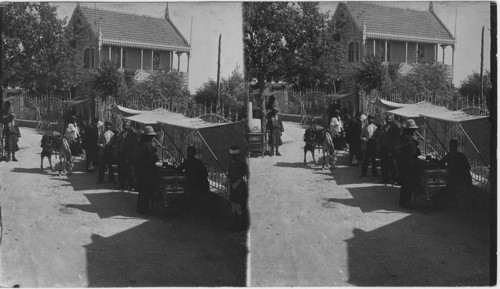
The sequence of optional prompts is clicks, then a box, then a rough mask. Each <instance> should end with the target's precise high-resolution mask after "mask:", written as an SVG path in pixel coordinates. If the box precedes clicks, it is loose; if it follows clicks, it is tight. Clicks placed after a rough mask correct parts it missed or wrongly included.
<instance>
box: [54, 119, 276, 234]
mask: <svg viewBox="0 0 500 289" xmlns="http://www.w3.org/2000/svg"><path fill="white" fill-rule="evenodd" d="M78 123H79V122H78V119H77V117H75V116H74V115H72V116H70V117H69V118H67V123H66V124H65V127H66V129H65V130H64V135H65V136H66V138H67V139H68V141H69V142H70V146H71V150H72V154H73V155H79V154H80V153H81V150H80V148H79V145H80V144H81V149H82V150H84V151H85V154H86V166H85V169H86V171H87V172H89V173H94V172H95V167H99V170H98V177H97V183H98V184H100V183H103V182H104V176H105V172H106V171H107V172H108V180H109V182H111V183H115V178H114V175H115V171H114V167H116V168H117V173H118V183H119V185H118V188H117V189H119V190H127V189H128V190H136V191H137V192H138V198H137V212H138V213H139V214H148V213H149V209H150V202H151V198H152V197H153V196H154V194H155V191H154V190H155V188H156V185H157V184H158V178H157V176H158V174H157V172H158V169H159V166H158V165H157V164H158V162H159V158H158V154H157V149H156V147H155V146H154V144H153V139H154V137H155V136H156V135H157V133H156V132H155V131H154V129H153V127H151V126H146V127H144V128H143V129H142V130H136V129H134V128H132V126H131V123H130V122H129V121H127V120H125V121H123V122H122V130H121V131H120V132H118V131H117V130H115V129H113V126H112V124H111V123H110V122H104V123H102V122H100V121H98V119H97V118H94V119H92V122H91V123H90V124H88V125H83V126H82V125H81V123H80V125H79V124H78ZM276 152H277V153H278V151H276ZM197 153H198V152H197V149H196V148H195V147H194V146H188V147H187V151H186V158H185V160H184V161H183V162H182V163H181V164H179V165H178V166H177V167H176V168H175V170H176V172H177V174H179V175H185V176H186V178H187V182H186V186H185V190H186V192H187V195H188V199H189V205H188V206H189V208H186V209H187V210H189V211H194V212H200V211H201V208H199V206H200V202H204V201H206V198H205V197H204V196H207V195H208V193H209V190H210V184H209V180H208V171H207V168H206V166H205V164H204V163H203V161H201V160H200V159H199V158H198V157H197ZM229 154H230V155H231V158H230V159H231V161H230V164H229V171H228V180H229V195H230V201H231V207H232V212H233V215H234V217H233V222H232V223H231V224H230V225H229V226H228V229H230V230H232V231H242V230H246V229H247V228H248V224H249V221H248V210H247V199H248V186H247V179H248V174H249V172H248V167H247V165H246V162H244V161H243V160H242V159H241V155H240V150H239V148H238V147H236V146H233V147H232V148H231V149H230V151H229ZM203 205H207V204H201V206H203Z"/></svg>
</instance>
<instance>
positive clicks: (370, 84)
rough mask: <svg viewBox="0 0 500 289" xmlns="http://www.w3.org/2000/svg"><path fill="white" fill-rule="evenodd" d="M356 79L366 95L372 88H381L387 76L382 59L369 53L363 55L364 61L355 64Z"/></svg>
mask: <svg viewBox="0 0 500 289" xmlns="http://www.w3.org/2000/svg"><path fill="white" fill-rule="evenodd" d="M355 69H356V71H357V75H356V77H357V81H358V83H359V84H360V86H361V87H362V88H363V90H364V91H365V92H366V94H367V95H369V94H371V92H372V91H373V90H379V91H380V90H381V88H382V85H383V83H384V80H385V78H386V76H387V69H386V68H385V66H384V64H383V63H382V61H380V60H378V59H377V58H376V57H373V56H371V55H369V56H367V57H365V61H363V62H361V63H360V64H359V65H357V66H355Z"/></svg>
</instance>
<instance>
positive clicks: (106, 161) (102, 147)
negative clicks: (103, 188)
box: [97, 122, 115, 184]
mask: <svg viewBox="0 0 500 289" xmlns="http://www.w3.org/2000/svg"><path fill="white" fill-rule="evenodd" d="M114 135H115V134H114V133H113V132H112V131H111V123H110V122H106V123H105V124H104V132H103V133H102V134H101V135H100V136H99V141H98V146H99V157H100V161H99V163H100V164H99V175H98V180H97V183H98V184H99V183H102V182H103V181H104V172H105V170H106V167H107V168H108V178H109V181H110V182H112V183H114V182H115V177H114V171H113V159H114Z"/></svg>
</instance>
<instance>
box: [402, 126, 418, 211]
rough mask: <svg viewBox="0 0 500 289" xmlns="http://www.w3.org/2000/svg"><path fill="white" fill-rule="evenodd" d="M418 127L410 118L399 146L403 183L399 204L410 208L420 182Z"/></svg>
mask: <svg viewBox="0 0 500 289" xmlns="http://www.w3.org/2000/svg"><path fill="white" fill-rule="evenodd" d="M417 129H418V126H417V124H416V123H415V121H414V120H413V119H408V120H407V121H406V125H405V128H404V129H403V133H402V135H401V145H400V146H399V147H398V151H399V154H398V171H399V178H398V182H400V184H401V189H400V193H399V206H400V207H401V208H404V209H407V208H410V206H411V198H412V195H413V193H414V190H415V189H416V188H417V186H418V182H419V180H418V176H419V174H420V172H419V170H420V167H419V166H418V156H419V155H420V149H419V148H418V140H417V136H416V135H415V132H416V131H417Z"/></svg>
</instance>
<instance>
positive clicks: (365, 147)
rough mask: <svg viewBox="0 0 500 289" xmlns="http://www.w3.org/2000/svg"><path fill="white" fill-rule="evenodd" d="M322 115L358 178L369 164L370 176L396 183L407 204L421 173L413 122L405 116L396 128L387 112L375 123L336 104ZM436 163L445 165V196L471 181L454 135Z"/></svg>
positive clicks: (404, 203) (468, 184) (418, 182)
mask: <svg viewBox="0 0 500 289" xmlns="http://www.w3.org/2000/svg"><path fill="white" fill-rule="evenodd" d="M326 116H327V117H328V120H327V125H326V127H327V129H328V130H329V132H330V134H331V135H332V138H333V140H334V143H335V149H336V150H343V149H344V148H345V143H347V145H348V147H349V157H348V160H349V165H350V166H354V167H357V166H359V165H360V164H361V175H360V177H361V178H365V177H367V173H368V167H370V168H371V176H373V177H377V178H379V177H380V178H381V179H380V180H379V183H381V184H386V185H387V184H392V185H400V186H401V190H400V201H399V205H400V206H401V207H402V208H409V207H410V206H411V198H412V195H413V194H414V193H415V190H417V189H421V188H420V186H421V180H422V176H423V169H422V167H421V166H420V165H419V164H420V163H421V162H420V161H419V156H421V151H420V149H419V140H418V137H417V130H418V129H419V127H418V125H417V124H416V122H415V121H414V120H413V119H407V120H406V122H405V124H404V125H403V126H402V127H401V128H400V126H398V124H397V123H396V122H395V120H394V116H393V115H391V114H387V115H386V116H385V122H383V123H377V122H376V121H375V117H374V116H372V115H368V116H365V115H363V114H362V113H360V112H358V113H356V114H355V115H354V117H351V116H350V115H349V114H347V113H343V114H342V113H341V112H340V109H338V108H331V109H329V111H328V112H327V114H326ZM377 160H379V162H378V161H377ZM379 166H380V174H379V170H378V167H379ZM438 167H441V168H447V169H448V176H447V179H446V180H447V184H448V185H447V189H446V191H445V192H444V193H445V194H447V195H448V197H451V196H452V195H454V194H456V193H457V188H463V187H467V186H470V185H471V184H472V178H471V174H470V164H469V162H468V160H467V158H466V157H465V155H464V154H463V153H461V152H458V141H457V140H456V139H452V140H451V141H450V143H449V153H448V154H447V155H446V156H445V157H443V158H442V159H441V160H440V161H439V163H438Z"/></svg>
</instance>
